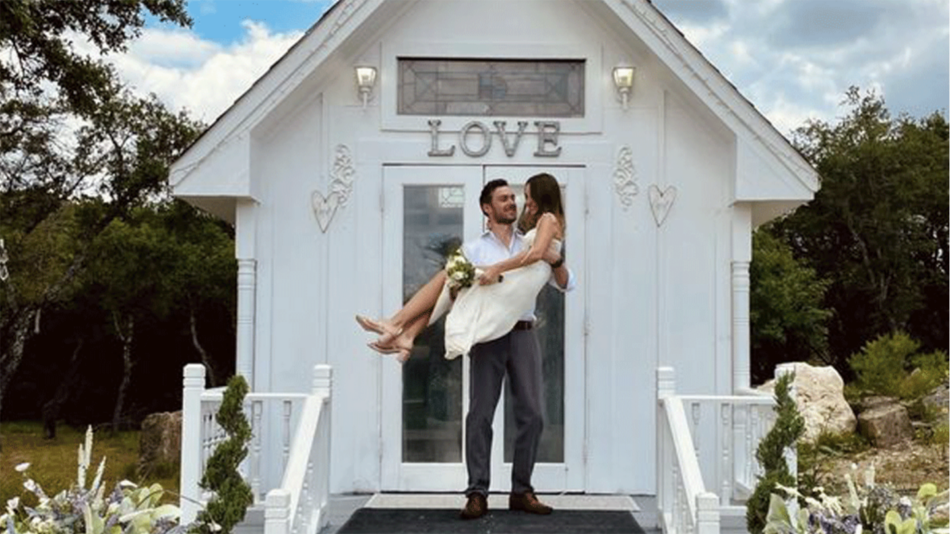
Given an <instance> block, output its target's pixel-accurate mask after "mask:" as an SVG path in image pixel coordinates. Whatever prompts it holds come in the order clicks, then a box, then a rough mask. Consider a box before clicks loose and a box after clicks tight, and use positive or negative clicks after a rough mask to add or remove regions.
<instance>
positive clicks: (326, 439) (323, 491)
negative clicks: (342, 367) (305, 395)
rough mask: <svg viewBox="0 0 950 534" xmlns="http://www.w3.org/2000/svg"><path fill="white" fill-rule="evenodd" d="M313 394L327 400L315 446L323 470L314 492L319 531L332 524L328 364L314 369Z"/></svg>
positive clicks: (331, 391) (320, 470)
mask: <svg viewBox="0 0 950 534" xmlns="http://www.w3.org/2000/svg"><path fill="white" fill-rule="evenodd" d="M313 393H314V394H315V395H323V396H324V398H325V399H326V402H325V403H324V405H323V407H322V408H321V411H322V412H323V413H322V414H321V419H322V421H321V423H320V424H321V425H323V429H320V430H319V431H318V432H317V435H318V436H320V438H319V443H317V444H315V445H316V446H318V447H320V450H319V451H315V452H316V454H317V455H318V456H317V457H318V458H319V460H318V461H319V462H320V464H321V468H320V469H317V470H316V472H318V473H320V480H317V481H315V484H314V486H316V487H315V488H314V490H315V491H316V493H317V495H318V496H319V498H318V502H317V503H316V506H317V518H318V521H319V523H320V524H319V525H317V528H318V529H322V528H323V527H325V526H326V525H327V524H329V522H330V516H329V514H327V513H326V506H327V502H328V501H329V498H330V425H331V422H332V413H333V409H332V406H333V403H332V399H333V367H331V366H330V365H327V364H323V363H321V364H317V365H315V366H314V368H313Z"/></svg>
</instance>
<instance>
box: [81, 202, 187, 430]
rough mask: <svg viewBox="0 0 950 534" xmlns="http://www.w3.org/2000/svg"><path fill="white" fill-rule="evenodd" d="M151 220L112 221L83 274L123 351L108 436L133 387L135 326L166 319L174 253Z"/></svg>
mask: <svg viewBox="0 0 950 534" xmlns="http://www.w3.org/2000/svg"><path fill="white" fill-rule="evenodd" d="M154 219H155V217H154V215H153V213H152V212H151V210H148V209H141V210H139V211H138V213H136V216H135V217H134V219H133V220H132V221H130V222H126V221H123V220H119V219H116V220H113V221H112V222H111V223H110V224H109V226H108V227H107V228H106V229H105V230H104V231H103V232H101V233H100V234H99V235H98V236H97V237H96V239H95V240H94V241H93V242H92V243H91V245H90V248H89V259H88V260H87V267H86V269H85V274H86V276H87V277H88V279H89V282H88V283H89V284H90V285H92V286H93V289H92V290H93V291H94V292H95V293H96V294H97V295H98V297H99V301H100V303H101V304H100V306H101V307H102V308H103V309H104V311H105V312H106V313H107V315H108V317H109V319H110V323H111V325H110V326H111V331H112V332H113V334H114V335H115V336H116V337H117V338H118V340H119V342H120V344H121V347H122V351H121V354H122V375H121V376H122V379H121V381H120V383H119V387H118V394H117V395H116V401H115V405H114V409H113V414H112V431H113V432H114V431H116V430H118V428H119V426H120V424H121V421H122V413H123V408H124V407H125V399H126V395H127V393H128V388H129V385H130V384H131V382H132V370H133V367H134V362H135V358H134V355H133V345H134V341H135V332H136V324H137V323H140V322H141V321H142V320H143V319H145V318H147V317H150V316H162V315H165V314H167V312H168V310H169V309H170V307H171V299H170V298H169V297H170V291H169V289H168V285H167V284H168V280H167V279H166V278H165V276H164V275H165V273H167V272H168V271H169V270H170V268H171V266H172V265H173V263H174V256H173V255H172V253H173V249H172V247H171V246H170V244H169V243H170V241H171V240H170V239H169V236H168V234H167V232H165V230H164V229H163V228H162V227H160V226H157V225H156V224H155V222H156V221H155V220H154Z"/></svg>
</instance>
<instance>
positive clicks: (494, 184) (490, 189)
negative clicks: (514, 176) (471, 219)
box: [478, 178, 508, 215]
mask: <svg viewBox="0 0 950 534" xmlns="http://www.w3.org/2000/svg"><path fill="white" fill-rule="evenodd" d="M507 185H508V180H505V179H503V178H495V179H494V180H492V181H490V182H488V183H487V184H485V187H483V188H482V194H481V195H479V197H478V205H479V206H484V205H485V204H491V196H492V195H493V194H494V193H495V189H498V188H499V187H506V186H507ZM482 213H485V210H482ZM486 215H488V214H487V213H486Z"/></svg>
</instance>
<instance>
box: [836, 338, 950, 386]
mask: <svg viewBox="0 0 950 534" xmlns="http://www.w3.org/2000/svg"><path fill="white" fill-rule="evenodd" d="M919 348H920V343H918V342H916V341H914V340H913V339H911V338H910V336H908V335H907V334H905V333H904V332H894V333H892V334H888V335H882V336H879V337H878V338H877V339H875V340H874V341H870V342H868V343H867V344H865V345H864V348H862V349H861V352H859V353H858V354H854V355H852V356H851V360H850V363H851V368H852V369H854V372H855V375H856V376H857V379H856V380H855V383H854V384H853V385H852V387H850V388H847V390H846V396H848V397H849V398H854V397H855V396H856V395H858V396H861V395H869V394H870V395H884V396H887V397H899V398H901V399H905V400H914V399H919V398H921V397H923V396H924V395H926V394H927V393H929V392H930V391H931V390H933V388H935V387H937V386H938V385H939V384H940V383H941V382H943V381H944V380H946V377H947V354H946V353H945V352H942V351H937V352H933V353H929V354H917V350H918V349H919Z"/></svg>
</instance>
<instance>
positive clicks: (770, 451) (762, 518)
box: [745, 373, 805, 534]
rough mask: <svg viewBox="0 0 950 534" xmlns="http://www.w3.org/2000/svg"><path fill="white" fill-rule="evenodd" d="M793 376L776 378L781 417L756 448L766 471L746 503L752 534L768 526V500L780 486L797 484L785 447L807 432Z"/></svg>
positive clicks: (776, 395)
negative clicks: (792, 389) (791, 390)
mask: <svg viewBox="0 0 950 534" xmlns="http://www.w3.org/2000/svg"><path fill="white" fill-rule="evenodd" d="M794 378H795V373H787V374H784V375H782V376H780V377H779V378H778V380H776V381H775V412H776V413H777V414H778V417H776V419H775V424H774V425H773V426H772V430H770V431H769V433H768V434H766V435H765V437H764V438H762V441H761V442H760V443H759V447H758V448H757V449H756V451H755V458H756V460H758V461H759V464H760V465H761V466H762V469H763V472H764V474H763V475H762V476H761V477H759V482H758V483H757V484H756V486H755V490H754V491H753V492H752V496H751V497H749V500H748V501H747V502H746V516H745V517H746V527H747V528H748V530H749V532H751V533H753V534H760V533H761V532H762V531H763V529H764V528H765V525H766V519H767V516H768V512H769V503H770V501H771V496H772V493H774V492H775V491H776V489H777V486H778V485H779V484H781V485H782V486H786V487H795V486H796V480H795V477H794V476H793V475H792V473H791V472H790V471H789V469H788V464H787V463H786V462H785V449H788V448H789V447H793V446H795V444H796V443H797V442H798V440H799V439H800V438H801V437H802V434H804V433H805V421H804V419H802V416H801V414H800V413H799V412H798V408H797V407H796V406H795V401H794V400H792V397H791V395H790V394H789V388H790V387H791V384H792V381H793V380H794Z"/></svg>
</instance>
